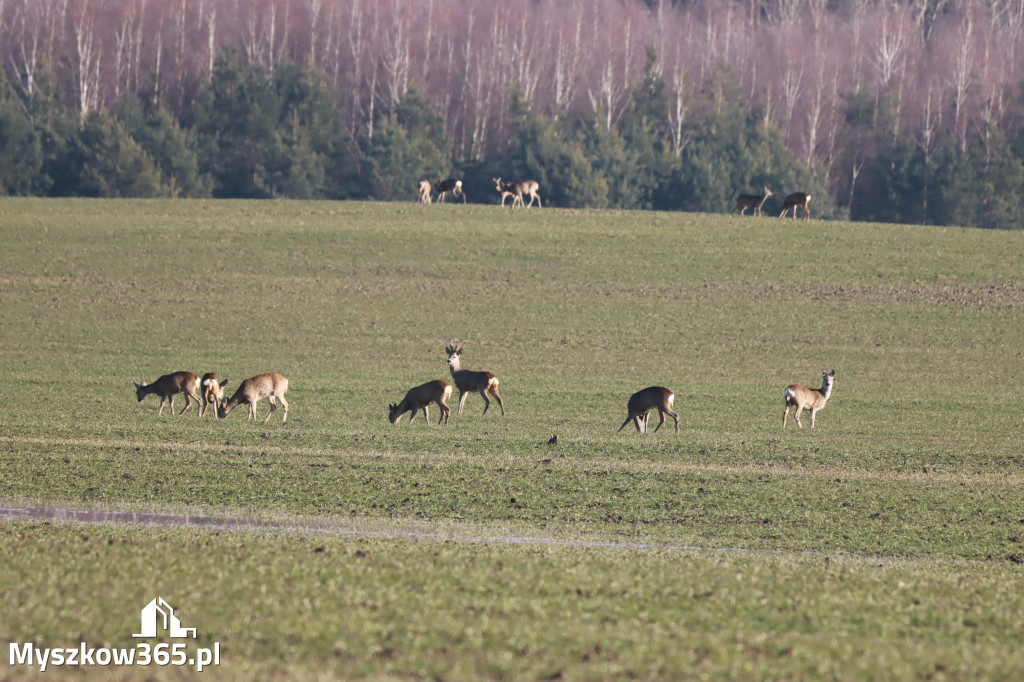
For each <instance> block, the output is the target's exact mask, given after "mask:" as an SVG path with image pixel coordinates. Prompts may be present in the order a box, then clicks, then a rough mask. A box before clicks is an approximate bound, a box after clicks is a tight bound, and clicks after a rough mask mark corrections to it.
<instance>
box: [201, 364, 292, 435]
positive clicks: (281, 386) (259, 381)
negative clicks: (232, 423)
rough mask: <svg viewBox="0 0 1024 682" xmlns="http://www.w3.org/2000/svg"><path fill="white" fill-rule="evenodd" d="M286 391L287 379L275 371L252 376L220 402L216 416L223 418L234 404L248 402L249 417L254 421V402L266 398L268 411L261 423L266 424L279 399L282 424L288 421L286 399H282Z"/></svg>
mask: <svg viewBox="0 0 1024 682" xmlns="http://www.w3.org/2000/svg"><path fill="white" fill-rule="evenodd" d="M287 392H288V380H287V379H285V378H284V377H283V376H281V375H280V374H277V373H276V372H271V373H269V374H260V375H257V376H254V377H252V378H251V379H246V380H245V381H243V382H242V385H241V386H239V387H238V390H237V391H235V394H234V395H233V396H231V397H230V398H228V399H227V400H226V401H224V402H222V403H221V404H220V407H218V408H217V416H218V417H220V418H221V419H224V418H225V417H227V416H228V415H229V414H230V413H231V410H233V409H235V406H236V405H238V404H239V403H248V405H249V419H252V420H253V421H256V403H258V402H259V401H260V400H262V399H263V398H266V399H268V400H269V401H270V413H269V414H268V415H267V418H266V419H264V420H263V423H264V424H266V423H267V422H268V421H270V417H271V415H273V414H274V410H276V409H277V401H278V400H280V401H281V404H282V405H284V415H283V416H282V417H281V423H282V424H284V423H286V422H287V421H288V401H287V400H285V399H284V394H285V393H287ZM249 419H246V421H249Z"/></svg>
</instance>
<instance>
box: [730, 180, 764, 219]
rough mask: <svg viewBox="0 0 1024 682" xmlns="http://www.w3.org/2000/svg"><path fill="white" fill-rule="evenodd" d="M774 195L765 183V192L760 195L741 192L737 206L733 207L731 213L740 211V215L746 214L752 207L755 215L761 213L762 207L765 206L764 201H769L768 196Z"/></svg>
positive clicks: (737, 198) (737, 199)
mask: <svg viewBox="0 0 1024 682" xmlns="http://www.w3.org/2000/svg"><path fill="white" fill-rule="evenodd" d="M770 196H772V191H771V190H770V189H768V186H767V185H765V188H764V193H762V194H761V195H760V196H758V195H755V194H741V195H739V196H738V197H736V206H735V207H733V209H732V211H731V213H735V212H736V211H739V212H740V215H744V214H745V213H746V212H747V209H748V208H752V209H754V210H753V215H761V207H762V206H764V202H766V201H768V197H770Z"/></svg>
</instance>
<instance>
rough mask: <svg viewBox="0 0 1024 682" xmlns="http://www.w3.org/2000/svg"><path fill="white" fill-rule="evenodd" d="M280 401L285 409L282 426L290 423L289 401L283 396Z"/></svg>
mask: <svg viewBox="0 0 1024 682" xmlns="http://www.w3.org/2000/svg"><path fill="white" fill-rule="evenodd" d="M280 400H281V405H282V406H283V407H284V414H283V415H281V423H282V424H287V423H288V401H287V400H285V399H284V396H281V398H280Z"/></svg>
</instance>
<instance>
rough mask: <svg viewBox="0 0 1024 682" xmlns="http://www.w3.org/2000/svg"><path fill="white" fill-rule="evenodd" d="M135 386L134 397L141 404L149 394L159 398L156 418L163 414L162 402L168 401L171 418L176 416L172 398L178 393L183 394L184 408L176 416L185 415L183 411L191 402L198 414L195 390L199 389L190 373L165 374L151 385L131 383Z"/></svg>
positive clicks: (197, 381)
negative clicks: (193, 403)
mask: <svg viewBox="0 0 1024 682" xmlns="http://www.w3.org/2000/svg"><path fill="white" fill-rule="evenodd" d="M132 383H133V384H135V397H136V398H138V399H139V402H140V403H141V402H142V399H143V398H145V397H146V396H147V395H149V394H150V393H156V394H157V395H158V396H160V411H159V412H157V416H158V417H162V416H163V414H164V401H165V400H168V399H169V400H170V402H171V416H172V417H174V416H177V415H175V414H174V396H176V395H177V394H179V393H184V394H185V407H184V408H182V410H181V412H179V413H178V414H185V410H187V409H188V408H189V406H190V405H191V404H192V401H193V400H195V401H196V414H198V413H199V402H200V401H199V396H197V395H196V389H197V388H198V387H199V379H197V378H196V375H195V374H193V373H192V372H175V373H173V374H165V375H163V376H162V377H160V378H159V379H157V380H156V381H154V382H153V383H151V384H147V383H146V382H145V381H143V382H142V383H141V384H140V383H139V382H137V381H133V382H132Z"/></svg>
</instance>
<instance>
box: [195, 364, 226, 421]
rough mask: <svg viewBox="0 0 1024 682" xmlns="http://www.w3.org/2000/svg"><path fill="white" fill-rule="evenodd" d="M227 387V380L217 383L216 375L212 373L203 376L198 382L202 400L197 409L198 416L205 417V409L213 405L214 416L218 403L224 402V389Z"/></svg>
mask: <svg viewBox="0 0 1024 682" xmlns="http://www.w3.org/2000/svg"><path fill="white" fill-rule="evenodd" d="M227 385H228V381H227V379H225V380H224V381H219V380H218V379H217V375H216V374H214V373H213V372H208V373H206V374H204V375H203V378H202V380H201V381H200V382H199V386H200V388H201V392H200V394H199V395H200V396H202V398H203V404H202V406H200V408H199V416H200V417H205V416H206V408H207V407H209V406H210V404H213V413H214V414H216V413H217V410H219V409H220V403H221V401H222V400H224V387H225V386H227Z"/></svg>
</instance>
